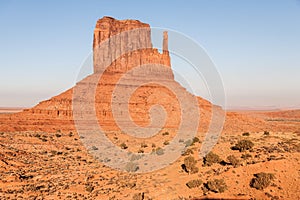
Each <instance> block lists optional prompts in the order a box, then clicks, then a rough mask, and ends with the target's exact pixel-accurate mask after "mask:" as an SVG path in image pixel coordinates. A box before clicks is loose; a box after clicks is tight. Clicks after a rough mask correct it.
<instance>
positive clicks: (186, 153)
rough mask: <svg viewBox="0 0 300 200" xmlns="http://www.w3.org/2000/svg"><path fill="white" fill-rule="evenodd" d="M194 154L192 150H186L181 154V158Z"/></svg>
mask: <svg viewBox="0 0 300 200" xmlns="http://www.w3.org/2000/svg"><path fill="white" fill-rule="evenodd" d="M193 153H194V152H193V150H192V149H187V150H186V151H185V152H183V153H182V154H181V155H183V156H188V155H192V154H193Z"/></svg>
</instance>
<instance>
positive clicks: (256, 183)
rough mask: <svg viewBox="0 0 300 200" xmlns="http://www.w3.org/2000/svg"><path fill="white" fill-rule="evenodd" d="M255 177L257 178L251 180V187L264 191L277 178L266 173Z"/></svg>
mask: <svg viewBox="0 0 300 200" xmlns="http://www.w3.org/2000/svg"><path fill="white" fill-rule="evenodd" d="M254 176H255V178H253V179H252V180H251V182H250V186H251V187H253V188H256V189H258V190H263V189H265V188H266V187H268V186H269V185H270V184H271V183H272V181H273V179H274V178H275V175H274V174H271V173H265V172H261V173H258V174H254Z"/></svg>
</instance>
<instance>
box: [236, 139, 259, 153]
mask: <svg viewBox="0 0 300 200" xmlns="http://www.w3.org/2000/svg"><path fill="white" fill-rule="evenodd" d="M253 147H254V143H253V142H252V141H250V140H240V141H238V143H237V144H235V146H233V147H232V149H233V150H239V151H240V152H243V151H246V150H249V149H252V148H253Z"/></svg>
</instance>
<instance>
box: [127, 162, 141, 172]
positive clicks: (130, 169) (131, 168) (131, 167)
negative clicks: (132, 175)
mask: <svg viewBox="0 0 300 200" xmlns="http://www.w3.org/2000/svg"><path fill="white" fill-rule="evenodd" d="M138 169H139V166H138V164H137V163H134V162H128V163H127V164H126V165H125V170H126V171H127V172H136V171H137V170H138Z"/></svg>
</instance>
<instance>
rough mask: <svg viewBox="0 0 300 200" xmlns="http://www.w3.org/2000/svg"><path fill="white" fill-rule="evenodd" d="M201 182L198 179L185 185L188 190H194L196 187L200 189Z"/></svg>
mask: <svg viewBox="0 0 300 200" xmlns="http://www.w3.org/2000/svg"><path fill="white" fill-rule="evenodd" d="M202 183H203V182H202V181H201V180H200V179H195V180H191V181H189V182H187V183H186V186H187V187H188V188H196V187H200V186H201V185H202Z"/></svg>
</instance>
